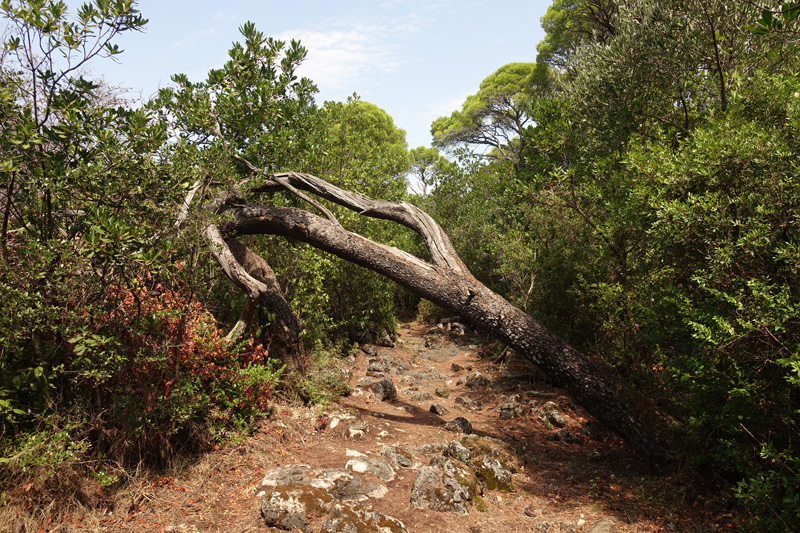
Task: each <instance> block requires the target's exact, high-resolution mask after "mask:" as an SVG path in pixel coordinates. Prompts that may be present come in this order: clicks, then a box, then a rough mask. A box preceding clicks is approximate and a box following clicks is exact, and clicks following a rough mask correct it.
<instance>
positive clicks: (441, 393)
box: [433, 387, 450, 398]
mask: <svg viewBox="0 0 800 533" xmlns="http://www.w3.org/2000/svg"><path fill="white" fill-rule="evenodd" d="M433 393H434V394H435V395H436V396H438V397H439V398H449V397H450V390H449V389H446V388H444V387H437V389H436V390H435V391H433Z"/></svg>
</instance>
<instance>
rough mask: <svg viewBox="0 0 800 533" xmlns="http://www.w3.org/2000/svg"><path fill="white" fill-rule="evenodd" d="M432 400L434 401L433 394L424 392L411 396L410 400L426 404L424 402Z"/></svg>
mask: <svg viewBox="0 0 800 533" xmlns="http://www.w3.org/2000/svg"><path fill="white" fill-rule="evenodd" d="M432 399H433V396H432V395H431V393H430V392H427V391H424V392H417V393H414V394H413V395H412V396H411V398H409V401H412V402H424V401H427V400H432Z"/></svg>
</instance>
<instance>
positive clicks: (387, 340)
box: [375, 335, 394, 348]
mask: <svg viewBox="0 0 800 533" xmlns="http://www.w3.org/2000/svg"><path fill="white" fill-rule="evenodd" d="M375 344H377V345H378V346H383V347H384V348H394V341H393V340H392V338H391V337H390V336H389V335H383V336H381V337H380V338H379V339H378V342H376V343H375Z"/></svg>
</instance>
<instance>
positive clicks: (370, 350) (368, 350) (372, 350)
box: [361, 344, 378, 357]
mask: <svg viewBox="0 0 800 533" xmlns="http://www.w3.org/2000/svg"><path fill="white" fill-rule="evenodd" d="M361 351H362V352H364V353H365V354H367V355H369V356H370V357H375V356H376V355H378V349H377V348H376V347H375V346H372V345H370V344H365V345H364V346H362V347H361Z"/></svg>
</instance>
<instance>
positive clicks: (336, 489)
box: [309, 468, 389, 500]
mask: <svg viewBox="0 0 800 533" xmlns="http://www.w3.org/2000/svg"><path fill="white" fill-rule="evenodd" d="M309 485H311V486H312V487H315V488H318V489H323V490H325V491H327V492H328V494H330V495H331V496H333V497H334V498H336V499H337V500H366V499H367V498H383V497H384V496H385V495H386V494H387V493H388V492H389V489H387V488H386V487H385V486H384V485H381V484H380V483H375V482H369V483H368V482H365V481H364V480H363V479H361V477H360V476H357V475H355V474H354V473H352V472H348V471H347V470H345V469H343V468H328V469H325V470H322V471H321V472H319V473H317V474H316V477H315V478H314V479H312V480H311V482H310V483H309Z"/></svg>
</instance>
